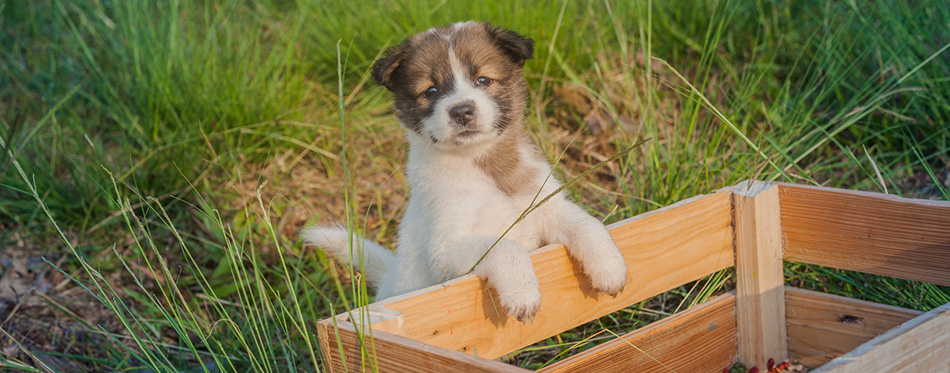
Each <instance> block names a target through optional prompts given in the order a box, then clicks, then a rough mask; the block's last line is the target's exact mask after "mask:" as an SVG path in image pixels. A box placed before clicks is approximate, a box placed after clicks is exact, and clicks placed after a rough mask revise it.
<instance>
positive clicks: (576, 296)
mask: <svg viewBox="0 0 950 373" xmlns="http://www.w3.org/2000/svg"><path fill="white" fill-rule="evenodd" d="M730 196H731V193H730V190H729V189H723V190H720V191H719V192H717V193H715V194H711V195H707V196H699V197H695V198H691V199H689V200H685V201H682V202H680V203H677V204H675V205H672V206H669V207H666V208H663V209H660V210H657V211H654V212H650V213H647V214H642V215H638V216H636V217H633V218H630V219H627V220H624V221H622V222H618V223H615V224H612V225H611V226H610V227H609V228H610V232H611V234H612V235H613V238H614V240H615V241H616V242H617V245H618V246H619V247H620V249H621V251H622V252H623V256H624V259H625V260H626V262H627V268H628V269H629V273H628V275H627V286H626V288H625V289H624V291H622V292H621V293H620V294H618V295H617V296H616V297H611V296H605V295H599V294H597V292H596V291H594V290H593V289H592V288H591V287H590V284H589V280H588V279H587V277H586V276H585V275H584V274H583V272H582V270H581V268H580V266H579V265H578V264H577V263H575V262H574V261H572V260H571V258H570V256H568V254H567V251H566V249H565V248H564V247H563V246H554V245H552V246H548V247H545V248H542V249H539V250H536V251H535V252H533V253H532V257H531V258H532V262H533V264H534V268H535V272H536V273H537V275H538V281H539V283H540V289H541V297H542V299H541V310H540V312H539V313H538V314H537V316H536V317H535V319H534V322H533V323H530V324H527V325H525V324H522V323H521V322H518V321H517V320H514V319H509V318H508V317H507V315H506V314H505V312H504V310H503V309H501V308H500V306H498V307H496V306H495V305H494V303H493V302H492V298H491V297H492V295H491V293H490V292H489V291H488V289H487V286H486V285H485V283H483V282H481V281H479V279H478V278H477V277H475V276H472V275H469V276H463V277H460V278H458V279H455V280H452V281H449V282H446V283H443V284H439V285H436V286H432V287H429V288H426V289H421V290H418V291H416V292H412V293H409V294H404V295H402V296H399V297H393V298H390V299H387V300H384V301H382V302H377V303H375V304H372V305H370V306H367V307H368V308H369V310H370V312H371V313H372V314H373V315H374V316H373V320H372V322H373V328H374V329H375V330H379V331H385V332H389V333H392V334H397V335H403V336H406V337H409V338H412V339H415V340H417V341H421V342H424V343H428V344H432V345H434V346H440V347H444V348H448V349H451V350H454V351H460V352H465V353H469V354H474V355H476V356H481V357H485V358H489V359H494V358H497V357H499V356H502V355H505V354H507V353H510V352H512V351H514V350H516V349H518V348H521V347H524V346H527V345H529V344H531V343H534V342H537V341H540V340H542V339H545V338H547V337H550V336H552V335H554V334H557V333H559V332H561V331H564V330H567V329H569V328H571V327H574V326H576V325H580V324H582V323H585V322H588V321H590V320H593V319H595V318H598V317H601V316H604V315H607V314H609V313H611V312H614V311H616V310H619V309H621V308H623V307H626V306H629V305H631V304H634V303H636V302H639V301H641V300H644V299H647V298H650V297H652V296H655V295H657V294H660V293H662V292H664V291H667V290H669V289H672V288H675V287H677V286H680V285H682V284H685V283H688V282H690V281H694V280H696V279H699V278H701V277H702V276H705V275H708V274H711V273H714V272H716V271H718V270H722V269H725V268H728V267H730V266H732V264H733V262H734V257H733V253H732V228H731V221H732V219H731V207H732V206H731V198H730Z"/></svg>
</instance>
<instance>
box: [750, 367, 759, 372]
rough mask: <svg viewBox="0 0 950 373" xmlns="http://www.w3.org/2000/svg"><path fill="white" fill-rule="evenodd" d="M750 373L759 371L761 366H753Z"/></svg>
mask: <svg viewBox="0 0 950 373" xmlns="http://www.w3.org/2000/svg"><path fill="white" fill-rule="evenodd" d="M749 373H759V367H752V369H749Z"/></svg>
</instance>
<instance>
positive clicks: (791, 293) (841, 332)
mask: <svg viewBox="0 0 950 373" xmlns="http://www.w3.org/2000/svg"><path fill="white" fill-rule="evenodd" d="M785 311H786V315H787V322H786V325H788V349H789V355H791V358H792V360H797V361H800V362H801V363H802V364H804V365H805V366H809V367H817V366H820V365H822V364H825V363H827V362H828V361H831V359H834V358H836V357H838V356H840V355H842V354H844V353H846V352H848V351H851V350H853V349H854V348H856V347H858V346H860V345H861V344H862V343H865V342H867V341H869V340H871V339H872V338H874V337H877V336H878V335H880V334H881V333H884V332H886V331H888V330H890V329H893V328H894V327H896V326H898V325H900V324H901V323H903V322H905V321H908V320H910V319H913V318H914V317H917V316H919V315H921V314H923V312H920V311H915V310H909V309H905V308H900V307H894V306H887V305H883V304H878V303H874V302H868V301H863V300H857V299H852V298H847V297H842V296H837V295H830V294H824V293H819V292H815V291H810V290H802V289H796V288H791V287H789V288H786V289H785Z"/></svg>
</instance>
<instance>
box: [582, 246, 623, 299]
mask: <svg viewBox="0 0 950 373" xmlns="http://www.w3.org/2000/svg"><path fill="white" fill-rule="evenodd" d="M584 267H585V268H584V272H586V273H587V275H588V276H590V282H591V285H592V286H593V287H594V290H597V292H599V293H602V294H609V295H611V296H614V295H617V293H620V291H621V290H623V287H624V286H626V285H627V263H626V262H624V261H623V256H621V255H620V251H619V250H618V251H615V252H614V253H612V255H604V256H601V257H597V258H596V259H595V260H591V261H589V262H587V263H584Z"/></svg>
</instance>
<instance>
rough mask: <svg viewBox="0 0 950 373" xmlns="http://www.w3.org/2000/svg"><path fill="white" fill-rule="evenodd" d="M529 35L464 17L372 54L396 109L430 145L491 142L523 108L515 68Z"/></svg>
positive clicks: (529, 48)
mask: <svg viewBox="0 0 950 373" xmlns="http://www.w3.org/2000/svg"><path fill="white" fill-rule="evenodd" d="M533 51H534V42H533V41H532V40H531V39H527V38H524V37H522V36H521V35H518V34H517V33H515V32H512V31H508V30H503V29H500V28H496V27H493V26H491V25H490V24H484V23H476V22H465V23H456V24H453V25H450V26H445V27H439V28H433V29H430V30H428V31H425V32H422V33H420V34H416V35H414V36H412V37H410V38H409V39H406V40H405V41H403V42H402V44H400V45H399V46H397V47H395V48H392V49H390V50H389V51H388V52H387V53H386V54H385V57H383V58H381V59H380V60H379V61H376V64H375V65H374V66H373V76H374V77H375V78H376V81H377V83H379V84H380V85H382V86H385V87H386V88H387V89H389V90H390V91H392V92H393V97H394V102H395V108H396V116H397V117H398V118H399V121H400V123H402V125H403V126H404V127H405V128H406V129H407V130H409V131H411V132H412V133H414V134H417V135H419V137H420V138H422V139H424V141H430V142H431V143H432V144H433V145H434V146H435V147H437V148H442V149H453V148H459V147H465V146H467V145H473V144H480V143H485V142H490V141H492V140H493V139H496V138H498V137H499V136H500V135H501V134H502V133H503V132H504V131H505V130H506V129H508V128H509V127H511V126H514V125H518V124H519V123H520V120H521V117H522V116H523V115H524V107H525V83H524V79H523V77H522V68H523V66H524V63H525V60H527V59H530V58H531V57H532V53H533Z"/></svg>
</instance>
